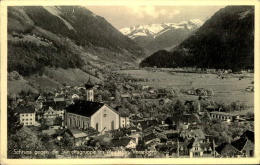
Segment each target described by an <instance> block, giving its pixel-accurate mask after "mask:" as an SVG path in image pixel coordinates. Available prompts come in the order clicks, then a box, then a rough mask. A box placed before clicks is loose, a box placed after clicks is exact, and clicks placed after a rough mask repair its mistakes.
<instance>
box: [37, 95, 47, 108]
mask: <svg viewBox="0 0 260 165" xmlns="http://www.w3.org/2000/svg"><path fill="white" fill-rule="evenodd" d="M44 101H46V97H45V96H43V95H39V97H38V98H37V100H36V101H35V102H36V103H37V104H38V105H39V106H40V108H42V103H43V102H44Z"/></svg>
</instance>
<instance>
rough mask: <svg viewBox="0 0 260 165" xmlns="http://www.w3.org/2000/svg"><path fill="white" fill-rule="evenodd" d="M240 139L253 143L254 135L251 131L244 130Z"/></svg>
mask: <svg viewBox="0 0 260 165" xmlns="http://www.w3.org/2000/svg"><path fill="white" fill-rule="evenodd" d="M240 137H241V138H247V139H249V140H250V141H251V142H253V143H254V142H255V133H254V132H253V131H250V130H246V131H245V132H244V133H243V134H242V135H241V136H240Z"/></svg>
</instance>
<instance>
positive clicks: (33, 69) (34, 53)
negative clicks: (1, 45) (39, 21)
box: [8, 41, 83, 76]
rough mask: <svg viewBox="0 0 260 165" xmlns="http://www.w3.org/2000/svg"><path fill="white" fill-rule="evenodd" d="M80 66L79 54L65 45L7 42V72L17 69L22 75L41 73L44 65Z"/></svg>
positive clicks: (81, 64)
mask: <svg viewBox="0 0 260 165" xmlns="http://www.w3.org/2000/svg"><path fill="white" fill-rule="evenodd" d="M45 66H50V67H61V68H64V69H67V68H80V67H82V66H83V61H82V59H81V58H80V56H79V54H75V53H73V52H71V51H70V50H69V49H68V48H67V47H66V46H61V47H54V46H43V45H37V44H36V43H33V42H29V41H20V42H17V43H15V42H12V41H9V42H8V72H12V71H17V72H19V73H20V74H21V75H23V76H28V75H31V74H34V73H38V74H40V75H41V74H42V73H43V72H44V67H45Z"/></svg>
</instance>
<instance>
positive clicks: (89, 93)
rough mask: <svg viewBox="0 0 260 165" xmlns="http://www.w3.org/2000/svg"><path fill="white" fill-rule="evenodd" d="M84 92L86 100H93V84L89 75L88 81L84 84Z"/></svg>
mask: <svg viewBox="0 0 260 165" xmlns="http://www.w3.org/2000/svg"><path fill="white" fill-rule="evenodd" d="M85 87H86V92H87V101H94V89H93V88H94V84H93V83H92V82H91V80H90V76H89V79H88V82H87V83H86V84H85Z"/></svg>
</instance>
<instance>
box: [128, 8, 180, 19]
mask: <svg viewBox="0 0 260 165" xmlns="http://www.w3.org/2000/svg"><path fill="white" fill-rule="evenodd" d="M128 8H129V9H130V10H129V11H130V14H132V15H134V16H136V17H139V18H144V17H152V18H159V17H168V18H172V17H174V16H175V15H177V14H179V13H180V11H179V10H171V11H167V10H165V9H158V8H155V7H154V6H131V7H128Z"/></svg>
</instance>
